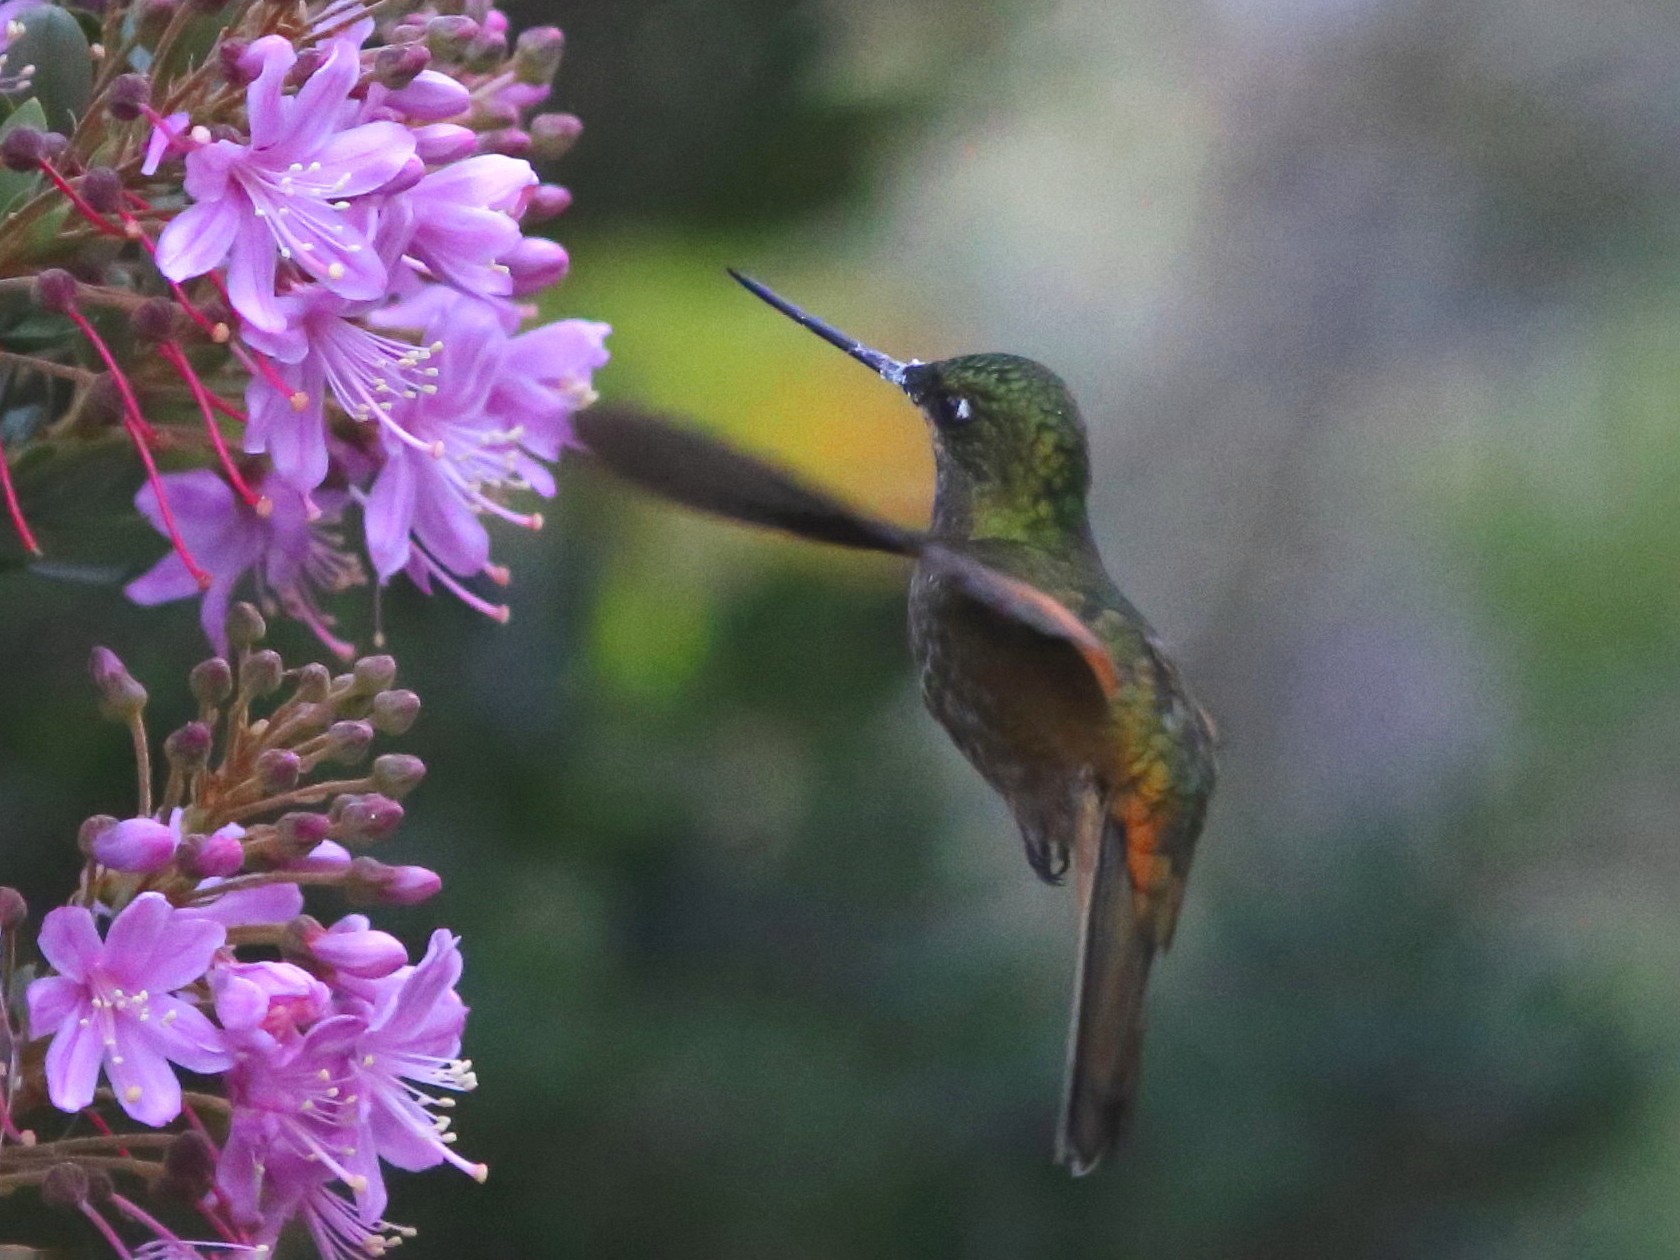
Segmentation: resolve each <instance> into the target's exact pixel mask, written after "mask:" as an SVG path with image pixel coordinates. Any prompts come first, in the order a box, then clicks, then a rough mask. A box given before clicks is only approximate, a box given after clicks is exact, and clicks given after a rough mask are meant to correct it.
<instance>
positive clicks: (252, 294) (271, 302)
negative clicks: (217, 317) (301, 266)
mask: <svg viewBox="0 0 1680 1260" xmlns="http://www.w3.org/2000/svg"><path fill="white" fill-rule="evenodd" d="M230 252H231V254H232V257H231V258H230V259H229V262H228V272H227V287H228V300H229V301H230V302H232V303H233V309H234V310H236V311H238V312H239V316H240V318H241V319H244V320H246V321H248V322H249V323H252V324H255V325H256V326H257V327H258V328H261V329H263V330H264V331H265V332H279V331H280V330H281V329H282V328H284V327H285V326H286V314H285V312H284V311H283V310H282V309H281V308H280V305H279V303H277V302H276V301H275V297H274V272H275V269H276V267H278V265H279V260H280V250H279V247H278V246H277V245H275V243H274V238H273V237H272V236H271V235H270V234H269V233H268V232H267V231H265V230H264V229H263V228H262V227H261V225H260V224H259V225H257V226H254V227H253V226H251V225H248V224H247V225H246V226H245V227H244V230H243V231H241V232H240V233H239V234H238V235H236V236H235V237H234V239H233V244H232V246H231V249H230Z"/></svg>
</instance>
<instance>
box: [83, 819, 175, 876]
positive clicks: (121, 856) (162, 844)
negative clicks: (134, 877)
mask: <svg viewBox="0 0 1680 1260" xmlns="http://www.w3.org/2000/svg"><path fill="white" fill-rule="evenodd" d="M180 844H181V836H180V833H179V832H177V831H176V830H175V829H174V828H173V827H170V826H168V825H166V824H164V823H160V822H159V821H158V820H157V819H155V818H125V819H123V820H122V821H121V822H119V823H117V824H116V825H115V826H114V827H107V828H106V829H105V830H104V831H102V832H100V833H99V834H98V835H97V836H95V837H94V840H93V844H92V846H91V849H92V857H93V860H94V861H95V862H98V863H99V864H100V865H101V866H108V867H110V868H111V869H112V870H113V871H135V872H144V871H155V870H159V869H160V868H162V867H164V866H167V865H168V864H169V863H170V861H171V860H172V859H173V858H174V857H175V850H176V849H177V848H179V847H180Z"/></svg>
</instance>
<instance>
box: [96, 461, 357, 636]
mask: <svg viewBox="0 0 1680 1260" xmlns="http://www.w3.org/2000/svg"><path fill="white" fill-rule="evenodd" d="M160 481H161V482H162V484H163V487H164V493H165V494H167V495H168V496H169V504H170V507H171V508H172V509H173V510H174V513H175V522H176V524H177V525H178V526H180V530H181V536H182V537H183V538H185V539H186V541H187V545H188V546H189V547H190V548H191V549H192V551H193V553H194V555H196V556H197V558H198V561H199V563H200V564H201V565H203V567H204V568H205V570H206V571H207V572H208V573H209V574H210V579H211V581H210V588H209V589H208V590H206V591H205V592H203V594H204V602H203V604H202V605H201V606H200V609H199V622H200V624H202V625H203V627H204V633H205V634H206V635H207V636H208V637H209V639H210V642H211V644H212V645H214V646H215V648H216V650H217V651H218V652H220V653H222V654H224V655H225V654H226V653H227V650H228V645H227V610H228V605H229V603H230V602H231V601H232V599H233V593H234V590H235V588H236V587H237V586H238V585H239V583H240V581H241V580H242V579H243V578H244V577H245V575H246V574H247V573H249V574H251V575H252V577H253V579H254V581H255V584H256V587H257V591H258V594H259V595H265V594H266V595H270V596H272V597H273V598H274V599H275V600H276V602H278V603H279V605H280V606H281V607H282V608H284V609H285V610H286V611H287V612H288V613H290V614H291V615H292V616H294V617H296V618H298V620H300V621H302V622H303V623H304V624H305V625H307V626H309V628H310V629H312V630H313V631H314V632H315V635H316V637H317V638H319V639H320V640H321V642H322V643H324V644H326V645H327V647H328V648H330V649H331V650H332V651H333V652H335V653H337V654H338V655H339V656H348V655H349V654H350V652H351V648H350V645H349V644H347V643H344V642H343V641H341V640H340V639H338V638H336V637H335V636H334V635H333V634H332V631H331V625H332V620H331V618H330V617H328V616H327V614H325V613H324V612H322V611H321V609H320V607H319V606H318V605H317V603H316V599H315V590H316V588H322V589H326V590H329V591H331V590H339V589H342V588H344V587H346V586H350V585H353V584H354V583H355V582H357V581H359V580H361V573H360V569H359V567H358V566H357V564H356V562H355V561H354V560H352V559H351V558H350V557H348V556H346V555H345V554H344V553H343V552H341V551H340V550H338V548H337V546H336V539H335V538H334V536H333V534H332V533H331V527H332V525H333V524H334V522H335V521H336V519H337V514H338V513H339V512H340V511H341V510H342V509H343V506H344V503H345V497H344V496H343V495H342V494H339V493H320V494H317V495H316V496H315V497H314V498H313V499H311V500H306V499H305V498H304V497H303V496H302V495H301V494H299V493H298V491H297V490H296V489H294V488H293V487H292V486H291V485H289V484H287V483H286V482H285V481H283V480H281V479H280V478H278V477H273V476H271V477H268V478H265V479H264V480H263V481H261V482H259V483H258V486H257V489H258V490H259V492H260V493H261V494H262V495H263V496H264V497H265V498H266V499H267V500H268V502H269V506H270V511H269V514H268V515H267V516H263V515H260V514H259V513H258V512H257V511H256V510H254V509H252V508H249V507H247V506H246V505H245V503H244V501H243V500H241V499H240V498H239V497H238V496H237V495H236V494H234V492H233V489H232V487H230V486H229V485H228V484H227V482H225V481H223V480H222V479H221V477H219V476H218V475H217V474H215V473H213V472H211V471H210V470H209V469H205V468H198V469H194V470H192V471H191V472H181V473H165V474H164V475H163V476H162V477H161V478H160ZM134 506H135V507H137V508H139V509H140V513H141V515H142V516H144V517H145V518H146V519H147V520H148V521H150V522H151V523H152V525H153V527H154V528H156V529H157V530H158V531H159V532H160V533H161V532H163V519H162V514H161V512H159V510H158V501H157V494H156V492H155V491H154V490H153V489H152V487H151V486H150V485H145V486H142V487H141V488H140V492H139V493H138V494H136V495H135V496H134ZM311 506H313V507H314V509H315V511H316V513H317V515H315V516H314V517H311V514H310V508H311ZM123 590H124V593H125V594H126V595H127V596H128V597H129V598H130V599H132V600H133V601H134V602H135V603H137V604H162V603H166V602H168V601H170V600H175V599H185V598H187V597H189V596H192V595H197V594H199V589H198V583H197V582H196V581H195V580H194V579H193V576H192V574H190V573H188V572H187V567H186V564H185V563H184V562H183V561H182V560H181V557H180V555H179V554H178V553H176V552H170V553H169V554H168V555H166V556H164V558H163V559H161V560H159V561H158V562H157V564H155V565H153V566H152V567H151V568H150V569H148V570H147V571H146V572H145V573H143V574H141V575H140V576H139V577H137V578H135V579H134V580H133V581H132V582H130V583H129V584H128V585H127V586H126V587H124V588H123Z"/></svg>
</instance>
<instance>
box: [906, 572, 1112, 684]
mask: <svg viewBox="0 0 1680 1260" xmlns="http://www.w3.org/2000/svg"><path fill="white" fill-rule="evenodd" d="M921 554H922V563H923V564H924V565H926V566H927V567H928V568H929V570H931V571H932V572H933V573H936V574H939V575H941V576H943V577H945V578H947V579H948V580H949V581H951V582H952V583H954V584H955V585H956V586H957V587H958V588H960V589H961V590H962V592H963V593H964V594H965V595H967V596H968V597H969V598H970V599H973V600H974V601H976V602H977V603H980V604H983V605H985V606H986V607H987V608H989V609H991V611H993V612H995V613H997V614H998V615H1000V616H1003V617H1007V618H1009V619H1010V620H1011V621H1015V622H1018V623H1019V624H1021V625H1024V626H1026V627H1028V628H1029V629H1032V630H1036V631H1037V632H1038V633H1039V634H1042V635H1044V636H1046V637H1047V638H1052V639H1059V640H1061V641H1062V642H1064V643H1066V644H1067V645H1068V646H1069V647H1071V648H1072V649H1073V650H1074V651H1075V652H1077V653H1078V654H1079V658H1080V660H1082V661H1083V662H1084V663H1085V668H1086V669H1087V670H1089V671H1090V674H1091V679H1092V681H1093V682H1095V683H1096V685H1097V687H1098V688H1099V689H1100V690H1101V692H1102V694H1103V698H1104V699H1105V700H1108V699H1112V698H1113V697H1114V693H1115V692H1116V691H1118V690H1119V689H1120V670H1119V667H1118V666H1116V665H1115V663H1114V657H1113V656H1111V655H1110V654H1109V651H1108V648H1107V646H1106V645H1105V644H1104V643H1103V641H1102V640H1101V639H1099V638H1098V637H1097V636H1096V635H1095V634H1094V633H1093V632H1092V631H1091V628H1090V627H1089V626H1087V625H1086V624H1085V623H1084V622H1083V621H1081V620H1080V619H1079V618H1078V617H1076V616H1074V614H1073V613H1072V611H1070V610H1069V608H1068V607H1067V605H1066V604H1063V603H1062V602H1061V601H1060V600H1057V599H1055V598H1054V597H1053V596H1050V595H1046V594H1045V593H1044V592H1043V591H1041V590H1039V589H1038V587H1036V586H1034V585H1032V583H1030V582H1023V581H1022V580H1021V579H1020V578H1015V577H1010V576H1009V575H1008V574H1007V573H1002V572H999V571H998V570H997V569H994V568H992V567H990V566H989V565H985V564H981V563H980V562H979V561H978V560H975V559H973V558H972V557H970V556H965V555H963V554H961V553H960V552H957V551H953V550H952V549H950V548H949V547H945V546H941V545H940V544H938V543H931V542H930V543H924V544H923V546H922V552H921Z"/></svg>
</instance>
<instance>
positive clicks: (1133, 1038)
mask: <svg viewBox="0 0 1680 1260" xmlns="http://www.w3.org/2000/svg"><path fill="white" fill-rule="evenodd" d="M1105 821H1106V825H1105V826H1103V827H1102V828H1101V831H1100V833H1099V835H1100V839H1098V841H1097V843H1096V844H1095V845H1094V846H1091V847H1093V848H1095V850H1096V851H1095V852H1094V853H1091V852H1089V851H1088V850H1087V851H1085V852H1080V851H1079V850H1077V849H1076V851H1075V861H1076V863H1077V865H1078V878H1079V892H1080V898H1081V901H1082V903H1083V914H1082V915H1081V918H1080V926H1079V961H1078V967H1077V970H1076V971H1075V973H1074V987H1073V1025H1072V1027H1071V1028H1070V1029H1069V1031H1068V1060H1067V1088H1066V1091H1065V1093H1064V1095H1063V1103H1062V1117H1061V1125H1060V1128H1059V1129H1058V1131H1057V1134H1056V1161H1057V1162H1058V1163H1060V1164H1064V1165H1066V1166H1067V1168H1068V1170H1069V1171H1071V1172H1072V1173H1073V1175H1074V1176H1076V1177H1083V1176H1084V1175H1085V1174H1086V1173H1088V1172H1090V1171H1091V1170H1092V1169H1093V1168H1095V1167H1096V1166H1097V1163H1098V1161H1100V1160H1101V1159H1102V1157H1103V1156H1104V1155H1105V1154H1106V1153H1107V1152H1108V1150H1109V1148H1110V1147H1112V1146H1113V1145H1114V1143H1115V1142H1116V1141H1117V1140H1118V1139H1119V1138H1120V1137H1122V1136H1123V1135H1124V1134H1125V1131H1126V1129H1127V1127H1128V1125H1129V1124H1130V1122H1131V1117H1132V1104H1133V1100H1134V1098H1135V1097H1136V1095H1137V1084H1138V1071H1139V1068H1140V1067H1141V1064H1142V1050H1143V991H1144V987H1145V985H1146V984H1147V983H1148V981H1149V965H1150V963H1151V962H1153V961H1154V958H1155V939H1154V934H1153V933H1152V932H1150V931H1149V930H1148V928H1147V926H1146V925H1145V924H1143V923H1141V922H1140V921H1139V919H1138V917H1137V911H1136V909H1135V903H1134V901H1133V898H1132V885H1131V877H1130V876H1129V875H1128V874H1127V870H1126V836H1125V833H1124V831H1123V830H1122V827H1121V824H1120V822H1119V821H1118V820H1117V819H1112V818H1111V819H1107V820H1105ZM1084 847H1085V846H1080V848H1081V849H1083V848H1084Z"/></svg>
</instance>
